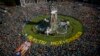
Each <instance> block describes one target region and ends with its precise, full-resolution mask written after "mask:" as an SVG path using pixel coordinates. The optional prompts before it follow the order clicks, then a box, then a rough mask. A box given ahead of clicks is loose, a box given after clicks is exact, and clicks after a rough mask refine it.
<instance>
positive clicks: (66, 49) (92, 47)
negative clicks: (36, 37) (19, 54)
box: [0, 2, 100, 56]
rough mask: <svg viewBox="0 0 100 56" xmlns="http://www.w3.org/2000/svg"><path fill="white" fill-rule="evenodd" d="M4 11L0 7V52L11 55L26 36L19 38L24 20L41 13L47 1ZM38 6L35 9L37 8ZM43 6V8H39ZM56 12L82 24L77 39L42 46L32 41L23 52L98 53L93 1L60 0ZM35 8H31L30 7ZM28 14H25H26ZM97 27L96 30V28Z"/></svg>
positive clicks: (99, 14) (46, 55) (54, 55)
mask: <svg viewBox="0 0 100 56" xmlns="http://www.w3.org/2000/svg"><path fill="white" fill-rule="evenodd" d="M0 7H2V8H5V9H7V11H8V12H7V13H4V12H2V11H0V21H1V22H0V55H1V56H13V52H14V50H15V49H16V47H18V46H20V44H21V43H22V42H24V41H25V40H26V39H24V38H20V37H19V35H18V33H20V32H21V30H22V26H23V25H24V22H23V21H24V20H25V19H28V20H31V18H34V17H35V16H37V15H42V14H44V12H43V10H44V9H47V8H46V5H37V6H29V7H26V8H22V7H4V6H3V5H2V6H0ZM36 7H38V9H37V8H36ZM41 7H42V9H40V8H41ZM58 8H59V12H58V13H59V14H63V15H69V16H72V17H75V18H77V19H78V20H80V21H81V22H82V24H83V26H84V34H83V35H82V36H81V37H80V38H79V39H78V40H76V41H74V42H72V43H70V44H65V45H63V46H57V47H56V46H43V45H39V44H33V45H32V47H31V48H30V50H29V51H28V52H27V53H26V56H31V55H34V56H39V55H41V56H68V55H69V56H99V52H98V51H99V49H100V47H99V45H100V41H99V36H100V35H99V34H98V33H100V30H99V27H100V24H99V22H100V20H99V19H100V10H99V9H100V8H99V6H98V7H95V6H93V5H89V4H84V3H79V2H66V3H63V4H62V3H61V7H60V6H58ZM33 9H34V10H33ZM27 17H28V18H27ZM97 31H98V32H97Z"/></svg>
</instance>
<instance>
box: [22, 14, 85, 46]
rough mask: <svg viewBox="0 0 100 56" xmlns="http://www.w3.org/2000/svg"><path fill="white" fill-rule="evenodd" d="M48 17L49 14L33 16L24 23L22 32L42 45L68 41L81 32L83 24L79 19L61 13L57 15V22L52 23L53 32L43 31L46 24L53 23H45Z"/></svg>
mask: <svg viewBox="0 0 100 56" xmlns="http://www.w3.org/2000/svg"><path fill="white" fill-rule="evenodd" d="M49 18H50V17H49V16H38V17H35V18H34V19H32V20H31V21H28V22H27V23H26V24H25V26H24V28H23V32H22V33H23V34H27V39H28V40H30V41H32V42H34V43H38V44H43V45H62V44H64V43H70V42H72V41H74V40H76V39H78V38H79V37H80V36H81V35H82V33H83V26H82V24H81V22H80V21H79V20H77V19H75V18H73V17H70V16H63V15H58V17H57V18H58V20H57V24H53V26H52V27H53V30H54V31H53V33H50V34H48V33H45V32H48V31H46V30H47V29H48V25H50V24H52V23H53V22H51V23H50V24H49V23H47V22H49ZM45 21H47V22H45ZM53 21H54V20H53ZM58 22H59V23H58ZM54 25H58V26H54ZM46 28H47V29H46ZM55 29H57V30H55Z"/></svg>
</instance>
